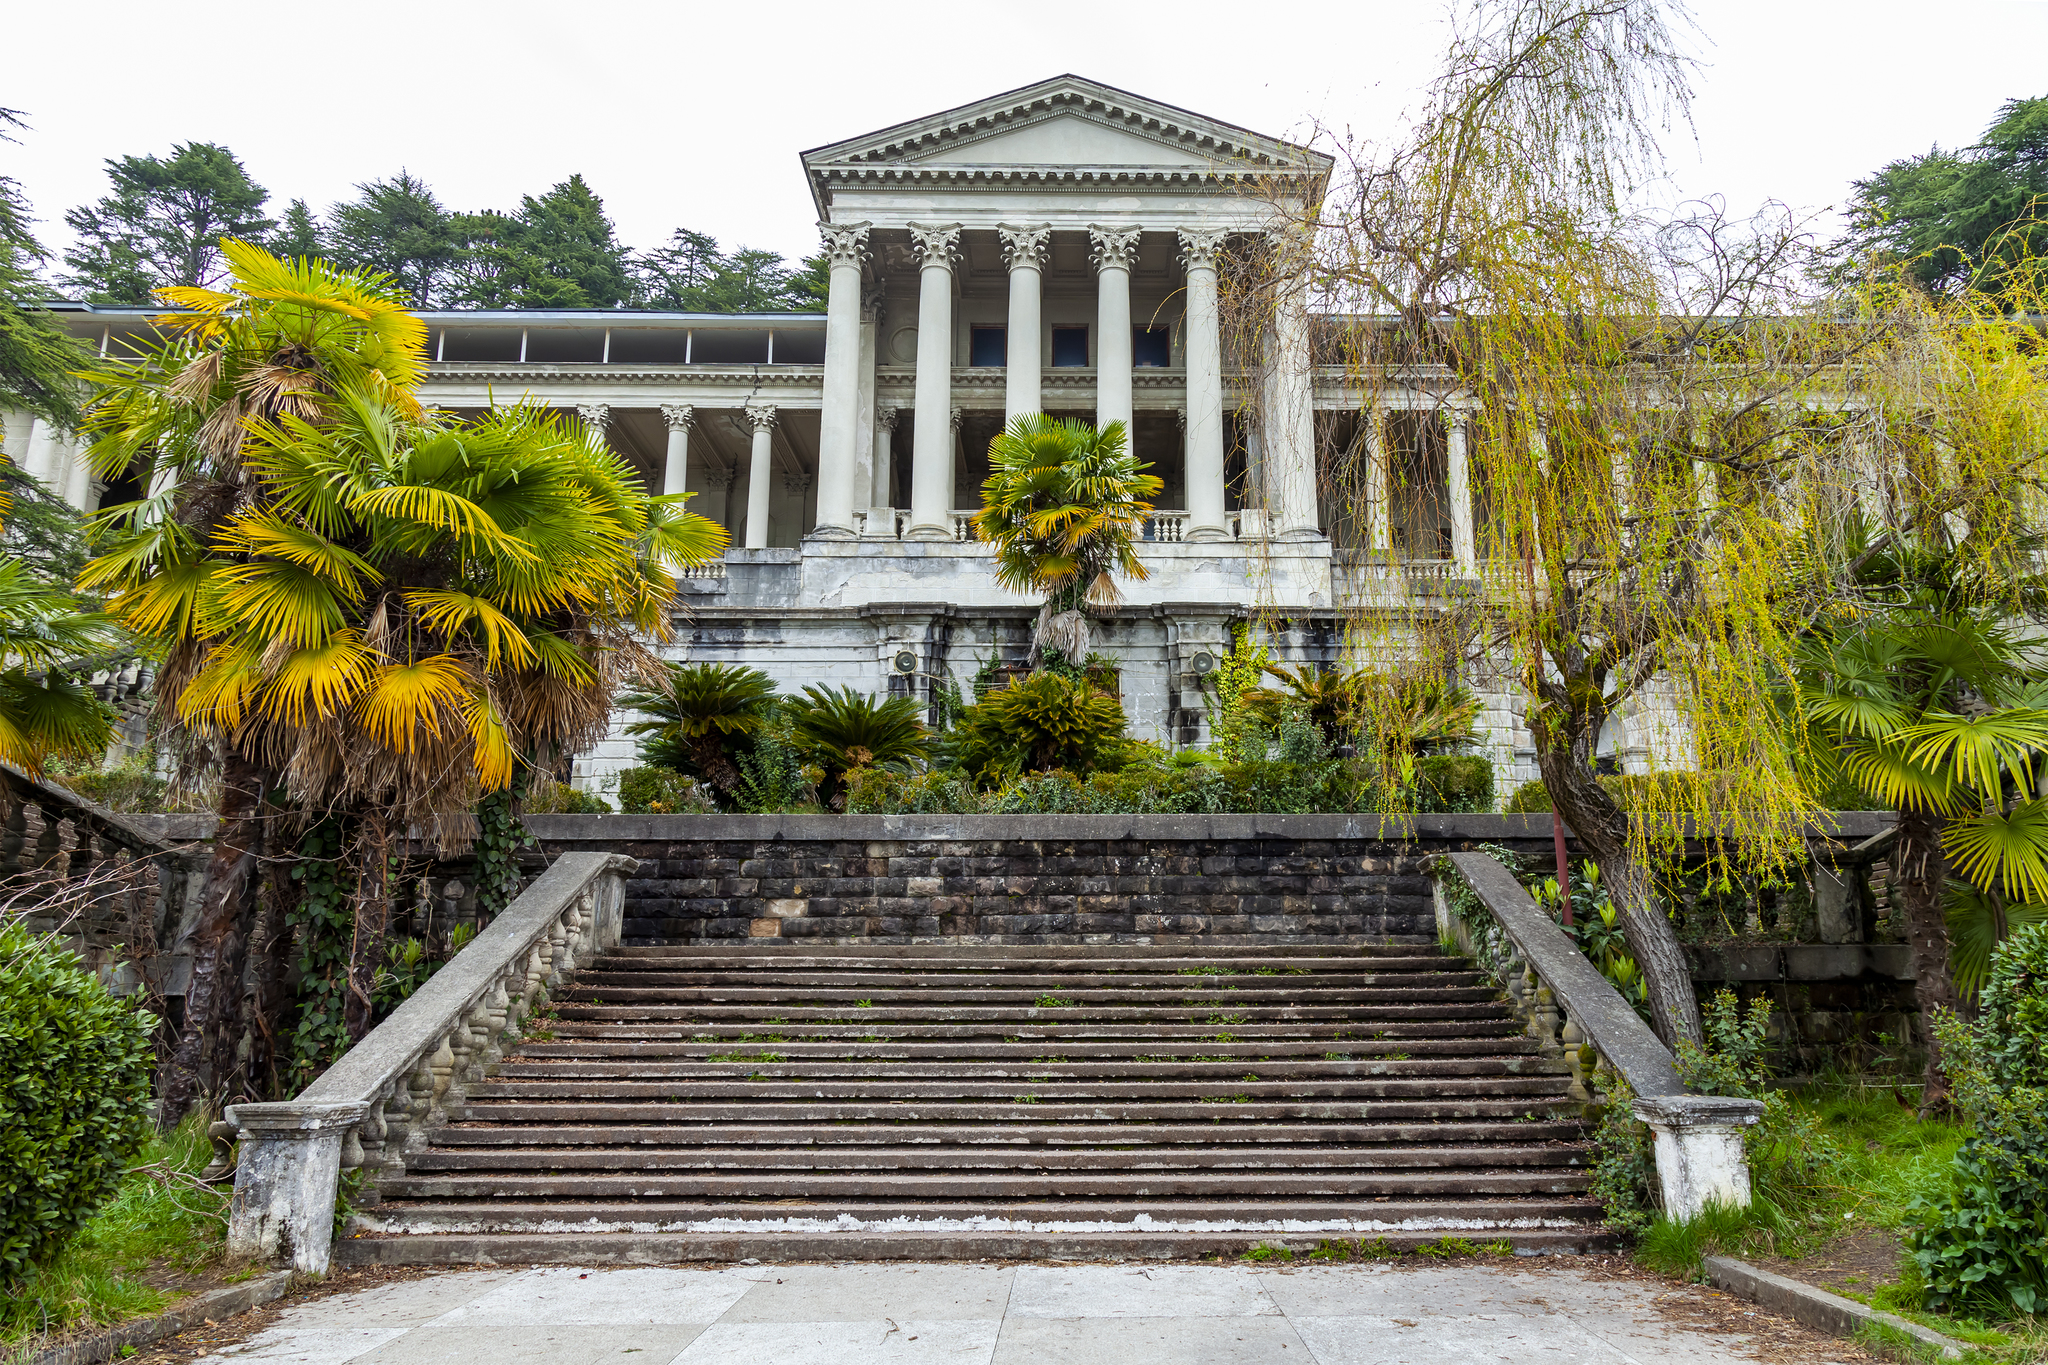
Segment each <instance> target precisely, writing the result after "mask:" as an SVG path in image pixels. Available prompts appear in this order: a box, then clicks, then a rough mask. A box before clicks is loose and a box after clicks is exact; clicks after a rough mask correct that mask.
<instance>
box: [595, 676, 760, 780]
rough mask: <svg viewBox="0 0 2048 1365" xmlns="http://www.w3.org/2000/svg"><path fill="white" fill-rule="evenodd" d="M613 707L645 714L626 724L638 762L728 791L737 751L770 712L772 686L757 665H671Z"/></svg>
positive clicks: (734, 775)
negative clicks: (634, 738) (653, 682)
mask: <svg viewBox="0 0 2048 1365" xmlns="http://www.w3.org/2000/svg"><path fill="white" fill-rule="evenodd" d="M619 705H621V706H623V707H626V708H628V709H629V710H634V711H639V712H641V713H643V714H644V715H645V716H646V717H647V719H645V720H637V721H634V722H633V723H632V724H630V725H628V726H627V727H626V733H627V734H629V735H637V736H640V737H641V739H640V760H641V762H643V763H645V764H647V765H648V766H649V767H653V768H668V769H670V770H672V771H674V772H679V773H687V774H689V775H690V776H693V777H701V778H703V779H704V780H705V781H706V782H709V783H711V785H713V786H714V787H717V788H718V789H719V790H720V791H722V792H725V793H727V794H728V795H730V794H731V793H732V792H733V791H735V790H737V789H738V787H739V784H740V778H741V773H740V768H739V763H738V757H739V754H740V753H741V752H742V751H744V750H745V749H746V748H747V747H748V746H749V745H751V744H752V743H753V739H754V736H756V735H758V734H759V733H761V730H762V728H763V727H764V726H766V725H767V723H768V720H769V716H770V715H771V713H772V712H773V710H774V707H775V684H774V682H773V681H772V680H770V678H769V677H768V675H767V674H766V673H763V672H762V671H761V670H760V669H758V668H747V667H744V666H743V665H738V664H677V663H672V664H670V665H668V668H667V670H666V672H665V673H664V675H663V676H662V678H661V681H660V682H659V683H658V684H657V685H655V686H652V687H643V688H639V689H636V690H634V691H630V692H626V693H624V694H623V695H621V696H620V697H619Z"/></svg>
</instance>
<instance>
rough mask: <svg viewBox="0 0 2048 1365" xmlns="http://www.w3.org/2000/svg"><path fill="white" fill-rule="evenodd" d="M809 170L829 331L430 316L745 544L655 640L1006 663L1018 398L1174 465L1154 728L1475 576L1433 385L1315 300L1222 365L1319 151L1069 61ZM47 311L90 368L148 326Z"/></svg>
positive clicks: (1021, 602)
mask: <svg viewBox="0 0 2048 1365" xmlns="http://www.w3.org/2000/svg"><path fill="white" fill-rule="evenodd" d="M802 160H803V166H804V173H805V175H806V176H807V177H808V179H809V182H810V189H811V194H812V197H813V200H814V201H815V203H816V205H817V211H818V218H819V231H820V233H821V236H822V240H823V244H824V248H825V250H826V251H827V253H828V254H829V258H830V261H831V290H830V301H829V305H828V307H827V309H826V311H825V313H824V314H823V315H822V316H821V315H817V314H751V315H705V314H677V313H646V312H630V311H623V310H589V311H531V312H517V311H506V312H445V313H430V314H427V315H425V321H426V323H427V325H428V327H429V329H430V344H431V346H432V349H433V365H432V371H431V377H430V379H429V381H428V383H427V386H426V389H425V393H424V397H425V399H426V400H427V401H428V402H430V403H432V404H434V405H437V406H439V407H441V408H444V409H449V410H453V411H456V412H465V411H475V410H479V409H482V408H485V407H486V406H488V405H490V404H493V403H500V404H502V403H507V402H511V401H515V400H520V399H529V400H533V401H538V402H540V403H543V404H547V405H551V406H554V407H558V408H563V409H570V410H574V411H576V412H577V413H579V414H581V415H582V417H583V418H584V420H585V421H587V422H589V423H591V424H592V425H594V426H596V427H599V428H601V429H602V430H603V431H604V433H605V435H606V438H607V439H608V440H609V441H610V442H611V443H612V444H613V446H614V448H615V449H616V450H617V451H618V452H619V453H620V454H621V455H622V456H624V457H625V458H626V459H627V460H629V461H631V462H632V463H633V464H634V465H635V466H636V467H637V468H638V469H639V471H640V472H641V474H642V476H643V477H644V478H645V479H646V481H647V484H648V486H649V487H650V488H658V489H660V490H661V491H663V492H667V493H677V492H689V493H691V494H694V495H695V496H694V498H693V500H692V501H691V503H690V506H691V507H692V509H693V510H695V511H698V512H701V513H702V514H704V515H706V516H709V517H711V518H712V519H713V520H716V521H718V522H719V523H721V524H722V525H724V526H725V527H726V528H727V529H728V530H729V531H730V533H731V536H732V544H733V548H732V550H731V551H730V553H728V554H727V556H726V557H725V561H724V563H722V564H718V565H713V566H710V567H709V568H708V569H707V570H705V571H703V572H701V573H699V574H697V575H695V576H693V577H691V578H690V579H688V580H687V581H686V582H684V583H683V584H682V585H681V588H680V590H679V593H678V599H677V605H676V624H677V627H678V628H677V632H676V637H675V643H674V646H673V650H672V652H673V655H674V657H677V658H688V659H697V660H718V661H731V662H741V663H746V664H750V665H753V666H756V667H759V668H762V669H764V670H766V671H767V672H768V673H770V674H771V675H772V676H774V678H775V679H776V680H777V682H778V683H780V684H781V685H782V686H783V687H784V688H785V689H786V690H788V689H795V688H800V687H802V686H804V685H806V684H809V683H821V682H822V683H831V684H849V685H851V686H854V687H856V688H864V689H871V690H875V691H881V690H885V689H886V690H889V691H893V692H904V693H911V694H917V695H929V694H930V693H931V691H932V690H933V689H934V688H935V687H936V686H939V685H941V683H942V681H943V680H944V679H946V678H948V677H950V678H952V679H955V680H957V681H959V682H960V684H961V685H962V686H963V688H964V687H965V685H966V683H967V681H968V679H969V678H971V676H972V675H973V674H974V673H975V671H976V669H977V668H978V667H979V666H980V664H981V662H982V661H984V660H987V659H989V658H991V657H994V658H996V659H997V660H998V661H999V662H1005V663H1014V662H1017V661H1020V660H1021V659H1022V657H1023V655H1024V652H1025V649H1026V646H1027V643H1028V640H1029V636H1030V630H1031V622H1032V617H1033V615H1034V613H1035V607H1036V604H1035V603H1034V602H1031V601H1028V600H1026V599H1024V598H1021V597H1018V596H1016V595H1014V594H1012V593H1009V592H1006V591H1004V590H1003V589H1002V588H1000V587H998V586H997V584H996V581H995V578H994V575H993V573H992V571H991V565H990V555H989V552H988V550H987V548H986V547H985V546H983V545H981V544H979V543H977V542H976V541H975V539H974V537H973V532H972V529H971V526H970V518H971V517H972V515H973V512H974V510H975V509H976V507H977V506H978V504H979V486H980V483H981V481H982V479H983V477H984V476H985V474H986V472H987V458H986V452H987V448H988V444H989V441H990V439H991V438H992V437H994V436H995V434H996V433H997V432H998V431H999V430H1000V429H1001V428H1002V426H1003V425H1004V424H1005V422H1006V421H1007V420H1008V418H1010V417H1011V416H1013V415H1015V414H1018V413H1027V412H1038V411H1044V412H1049V413H1052V414H1054V415H1056V416H1073V417H1079V418H1083V419H1087V420H1090V421H1094V422H1097V423H1106V422H1109V421H1112V420H1120V421H1123V422H1125V423H1126V424H1127V425H1128V427H1129V429H1130V432H1131V435H1132V440H1133V443H1134V446H1135V449H1136V451H1137V453H1138V455H1139V456H1140V457H1141V458H1143V459H1145V460H1147V461H1149V462H1150V463H1151V464H1152V466H1153V472H1154V473H1156V474H1158V475H1159V476H1160V477H1162V478H1163V479H1164V481H1165V485H1166V487H1165V492H1164V494H1163V496H1162V497H1161V499H1160V503H1159V510H1158V511H1157V512H1156V514H1155V515H1154V516H1153V517H1152V518H1151V520H1150V522H1149V524H1148V526H1147V529H1146V541H1145V544H1144V546H1143V551H1142V557H1143V560H1144V563H1145V564H1146V566H1147V568H1148V570H1149V577H1148V578H1147V579H1145V580H1144V581H1142V582H1132V583H1127V584H1125V585H1124V586H1123V594H1124V597H1123V602H1122V603H1121V605H1120V606H1118V607H1117V608H1116V609H1115V610H1114V611H1113V612H1112V613H1111V615H1110V618H1109V619H1108V620H1107V622H1106V623H1105V624H1104V625H1103V626H1102V628H1101V629H1100V630H1099V632H1098V633H1099V634H1100V635H1101V636H1102V641H1101V644H1100V645H1099V648H1101V649H1102V650H1103V652H1105V653H1108V654H1111V655H1113V656H1115V657H1116V658H1117V659H1118V660H1119V662H1120V665H1121V678H1122V687H1123V692H1124V705H1125V709H1126V711H1127V713H1128V714H1129V716H1130V718H1131V722H1132V728H1133V730H1134V732H1135V733H1137V734H1138V735H1140V736H1143V737H1147V738H1154V739H1159V740H1162V741H1165V742H1168V743H1175V744H1180V743H1191V742H1199V741H1200V740H1201V739H1202V738H1203V737H1204V733H1205V726H1204V720H1205V710H1204V707H1203V705H1202V700H1201V688H1200V680H1201V677H1202V675H1203V674H1204V673H1205V672H1206V671H1207V670H1208V669H1209V668H1211V667H1213V665H1214V662H1215V660H1216V658H1217V656H1218V655H1219V654H1220V653H1221V652H1222V650H1223V649H1224V648H1225V647H1226V646H1227V640H1228V636H1229V630H1230V627H1231V625H1232V624H1233V622H1237V621H1243V620H1246V619H1249V618H1252V617H1255V616H1256V617H1257V618H1259V619H1261V620H1262V621H1264V622H1266V623H1267V624H1268V626H1269V628H1270V629H1271V630H1272V631H1273V633H1274V636H1275V640H1276V643H1277V645H1278V652H1279V653H1280V654H1282V655H1283V656H1285V657H1290V658H1294V659H1298V660H1307V661H1318V662H1334V661H1336V660H1337V659H1338V657H1339V655H1340V653H1341V652H1342V646H1343V637H1344V627H1345V623H1346V622H1347V621H1349V620H1352V619H1356V618H1357V617H1358V616H1359V615H1360V614H1361V613H1382V614H1383V613H1387V612H1393V613H1403V612H1429V611H1432V610H1436V609H1437V608H1438V607H1439V606H1440V605H1441V603H1442V601H1443V598H1442V596H1441V595H1440V594H1441V593H1442V592H1443V591H1444V589H1445V585H1446V584H1447V583H1450V582H1455V581H1457V580H1461V579H1469V578H1472V577H1475V576H1478V575H1480V574H1482V573H1483V572H1484V568H1485V565H1484V562H1483V558H1482V556H1483V551H1484V548H1485V547H1484V545H1483V544H1482V543H1481V540H1480V538H1479V537H1477V536H1475V526H1481V525H1483V523H1484V520H1485V517H1484V507H1483V506H1478V507H1475V496H1474V494H1475V490H1474V489H1473V488H1472V487H1471V484H1470V480H1469V479H1468V476H1467V467H1466V458H1465V430H1464V418H1463V409H1462V408H1461V406H1460V402H1459V398H1458V395H1456V394H1455V393H1446V392H1444V391H1442V389H1441V387H1440V386H1432V385H1431V384H1430V383H1429V382H1428V381H1427V380H1426V379H1424V378H1417V379H1416V380H1415V381H1414V382H1413V383H1410V384H1394V385H1388V386H1386V387H1383V388H1381V389H1379V390H1377V391H1375V392H1373V393H1366V392H1362V391H1361V389H1360V386H1359V384H1358V382H1357V378H1356V376H1355V375H1349V374H1347V373H1346V371H1345V370H1344V369H1343V368H1342V367H1341V366H1336V365H1329V366H1321V365H1318V364H1317V363H1316V360H1317V357H1316V355H1315V353H1314V348H1313V346H1312V338H1313V336H1314V334H1315V332H1316V330H1317V328H1318V327H1320V326H1323V325H1325V322H1324V320H1320V319H1318V318H1315V317H1313V316H1312V315H1311V313H1310V311H1309V308H1308V305H1307V301H1306V299H1304V298H1300V297H1295V298H1283V299H1282V300H1281V302H1280V304H1279V305H1278V307H1277V308H1276V309H1275V310H1274V315H1273V316H1272V317H1271V318H1270V319H1269V320H1268V321H1267V324H1266V327H1265V340H1264V345H1263V350H1262V355H1263V357H1264V361H1263V363H1262V364H1261V365H1260V366H1258V367H1257V369H1256V370H1255V371H1253V372H1247V371H1245V370H1243V369H1240V368H1238V367H1236V366H1234V365H1233V364H1232V362H1231V361H1230V359H1229V358H1228V355H1227V352H1226V347H1225V346H1224V344H1223V338H1222V335H1221V331H1220V324H1219V309H1218V253H1219V250H1220V249H1222V248H1223V247H1224V246H1225V244H1226V243H1228V242H1230V241H1231V239H1233V238H1234V237H1240V236H1244V235H1250V234H1259V233H1263V232H1265V231H1267V230H1268V229H1269V228H1270V227H1271V226H1272V224H1271V222H1270V210H1268V209H1267V208H1265V205H1267V204H1269V203H1270V202H1271V200H1270V198H1269V197H1268V196H1270V195H1271V194H1272V192H1273V187H1274V186H1276V185H1277V186H1281V187H1283V189H1282V192H1283V193H1286V192H1290V191H1288V190H1287V189H1286V188H1285V187H1288V186H1298V192H1299V193H1300V194H1302V195H1314V194H1316V193H1317V192H1318V191H1319V190H1320V188H1321V185H1322V183H1323V181H1324V179H1325V177H1327V175H1328V174H1329V171H1330V162H1329V161H1328V159H1327V158H1325V157H1324V156H1323V155H1322V154H1320V153H1317V152H1315V151H1312V150H1310V149H1308V148H1305V147H1301V146H1297V145H1294V144H1291V143H1287V142H1284V141H1281V140H1278V139H1275V138H1271V137H1266V136H1263V135H1261V134H1258V133H1254V132H1250V131H1248V130H1246V129H1244V128H1240V127H1237V126H1235V125H1233V124H1229V123H1224V122H1221V121H1219V120H1216V119H1213V118H1209V117H1206V116H1204V115H1200V114H1195V113H1190V112H1189V111H1187V110H1184V109H1177V108H1174V107H1173V106H1171V105H1166V104H1161V103H1158V102H1156V101H1153V100H1149V99H1145V98H1143V97H1141V96H1137V95H1133V94H1130V93H1128V92H1125V91H1122V90H1118V89H1115V88H1113V87H1110V86H1105V85H1101V84H1098V83H1096V82H1093V81H1089V80H1083V79H1080V78H1078V77H1074V76H1061V77H1057V78H1055V79H1052V80H1047V81H1043V82H1040V83H1039V84H1036V85H1032V86H1028V87H1025V88H1024V89H1021V90H1014V91H1010V92H1008V93H1005V94H1000V95H994V96H991V97H989V98H988V99H985V100H981V101H978V102H976V103H973V104H969V105H965V106H962V107H960V108H957V109H950V110H947V111H945V112H943V113H937V114H933V115H930V116H929V117H926V118H923V119H919V120H916V121H914V122H911V123H905V124H900V125H897V126H895V127H891V128H885V129H882V130H880V131H878V132H873V133H868V134H864V135H862V136H859V137H853V138H848V139H846V140H844V141H840V142H834V143H830V144H828V145H825V146H822V147H818V148H816V149H814V150H812V151H809V152H806V153H804V154H803V158H802ZM1255 187H1256V190H1257V192H1254V189H1255ZM59 312H60V313H61V314H62V315H63V316H64V317H65V318H66V319H67V320H68V323H69V325H70V326H71V327H72V328H73V329H74V330H75V331H76V332H77V334H78V335H80V336H81V337H82V338H84V339H85V340H87V341H88V342H89V343H90V344H92V345H94V346H96V347H98V348H100V349H101V350H102V351H103V352H105V351H113V350H116V349H118V348H120V347H122V346H123V345H124V344H127V342H128V341H129V340H131V339H133V338H135V337H136V336H138V335H139V334H141V333H145V332H146V331H147V330H148V326H149V324H148V319H149V317H150V315H151V313H150V311H147V310H121V309H104V308H93V307H90V306H87V305H83V304H78V305H68V304H67V305H60V306H59ZM1376 410H1377V411H1376ZM1369 413H1372V414H1374V416H1373V418H1372V420H1368V419H1367V414H1369ZM5 438H6V449H7V450H8V451H9V452H22V454H21V455H19V456H18V457H17V459H18V463H20V464H22V465H23V466H24V467H25V468H26V469H27V470H28V471H29V472H30V473H33V474H35V475H37V476H38V477H40V478H41V479H43V480H44V481H45V483H46V484H48V485H49V486H50V487H51V488H53V489H55V490H57V491H59V492H61V493H62V495H63V496H65V497H66V498H67V499H69V500H70V501H71V502H72V503H74V504H75V505H77V506H78V507H80V508H81V509H85V510H91V509H92V508H94V507H96V506H97V505H99V504H100V502H101V501H103V500H105V501H117V500H125V499H127V498H130V497H134V496H137V495H138V493H139V490H135V489H133V488H124V487H122V486H120V485H119V484H116V485H114V486H111V487H109V486H102V485H100V484H98V483H96V482H95V481H94V480H93V479H92V478H91V476H90V474H89V472H88V471H87V470H86V468H85V466H84V464H83V462H82V461H81V460H80V459H79V458H78V453H77V447H76V444H75V441H74V440H73V438H71V437H70V436H69V435H68V434H67V433H64V432H62V431H55V430H46V429H43V427H42V426H41V425H39V424H36V423H33V422H30V421H29V420H28V419H27V418H26V415H25V414H9V415H8V416H7V424H6V430H5ZM1376 439H1384V440H1386V441H1387V442H1388V447H1389V448H1388V451H1387V454H1388V457H1389V459H1390V461H1392V467H1394V468H1395V469H1397V470H1398V472H1399V477H1398V478H1396V479H1394V480H1393V481H1392V482H1391V486H1390V485H1389V484H1388V483H1387V482H1384V481H1383V482H1382V484H1381V485H1380V486H1379V487H1378V488H1377V489H1376V490H1375V491H1376V492H1377V493H1380V494H1381V495H1382V496H1378V497H1374V498H1369V499H1368V500H1367V502H1368V505H1367V506H1365V507H1363V508H1348V507H1342V506H1339V507H1333V506H1332V505H1331V499H1330V498H1329V496H1328V493H1327V491H1326V488H1325V481H1324V480H1322V479H1319V477H1318V459H1319V452H1329V451H1335V450H1343V449H1346V448H1348V447H1350V445H1351V444H1352V443H1353V442H1355V441H1360V440H1376ZM1323 458H1325V459H1327V455H1325V456H1323ZM1475 681H1476V682H1478V683H1479V684H1480V686H1481V691H1482V695H1487V696H1488V697H1489V701H1490V705H1489V709H1488V713H1487V716H1486V725H1487V727H1488V730H1489V745H1490V748H1491V751H1492V753H1493V756H1494V759H1495V762H1496V764H1497V766H1498V767H1499V769H1500V773H1499V776H1500V778H1501V779H1502V781H1503V782H1509V781H1516V780H1521V779H1523V778H1525V777H1527V776H1530V775H1533V755H1532V753H1531V751H1530V748H1529V738H1528V735H1527V733H1526V731H1525V730H1524V729H1523V727H1522V725H1521V721H1520V702H1519V699H1518V697H1517V696H1516V695H1514V694H1513V692H1512V690H1503V691H1498V692H1489V691H1488V690H1487V688H1486V685H1485V680H1475ZM1617 738H1619V737H1617ZM632 754H633V751H632V745H631V743H630V742H629V741H627V740H625V739H623V738H616V739H614V740H612V741H609V742H607V743H606V744H604V745H602V746H600V748H599V750H598V751H597V752H595V753H592V754H589V755H586V756H585V757H584V758H583V759H581V760H579V762H578V765H577V780H578V782H579V784H580V785H584V786H588V787H592V788H595V789H598V790H603V789H604V788H605V786H606V782H607V779H608V778H609V776H610V775H611V774H612V773H614V772H616V771H617V770H618V769H619V768H622V767H625V766H628V765H630V764H631V762H632V761H633V756H632Z"/></svg>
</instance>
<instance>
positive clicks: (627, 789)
mask: <svg viewBox="0 0 2048 1365" xmlns="http://www.w3.org/2000/svg"><path fill="white" fill-rule="evenodd" d="M619 809H620V810H622V811H624V812H626V813H627V814H628V815H709V814H712V813H713V812H715V811H716V810H717V809H718V803H717V802H715V801H713V800H712V799H711V797H710V795H709V793H707V792H706V791H705V790H704V788H703V786H702V785H701V784H700V783H699V782H698V781H697V779H696V778H694V777H685V776H683V775H682V774H681V773H679V772H677V771H675V770H674V769H673V768H628V769H626V770H625V771H624V772H622V773H620V774H619Z"/></svg>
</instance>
